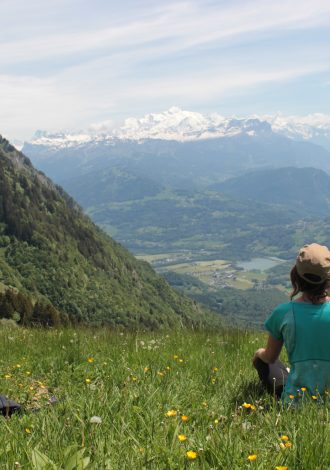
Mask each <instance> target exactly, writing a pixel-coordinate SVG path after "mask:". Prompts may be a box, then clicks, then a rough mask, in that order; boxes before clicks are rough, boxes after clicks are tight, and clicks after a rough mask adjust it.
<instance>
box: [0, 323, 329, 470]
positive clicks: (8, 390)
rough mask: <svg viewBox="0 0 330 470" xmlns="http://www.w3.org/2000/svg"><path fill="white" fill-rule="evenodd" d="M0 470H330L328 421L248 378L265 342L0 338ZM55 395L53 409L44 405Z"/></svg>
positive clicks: (195, 336)
mask: <svg viewBox="0 0 330 470" xmlns="http://www.w3.org/2000/svg"><path fill="white" fill-rule="evenodd" d="M0 338H1V340H0V352H1V353H0V377H1V389H0V393H1V394H4V395H7V396H8V397H10V398H12V399H14V400H16V401H18V402H19V403H21V404H23V405H24V410H23V412H22V413H21V414H17V415H13V416H12V418H10V419H6V418H1V419H0V432H1V436H2V438H1V441H0V468H1V469H2V468H3V469H16V468H24V469H37V470H41V469H47V470H48V469H64V470H71V469H72V470H73V469H84V468H87V469H102V470H103V469H120V470H122V469H123V470H124V469H190V468H191V469H274V470H275V469H282V470H283V469H285V468H288V469H289V470H293V469H296V470H309V469H310V470H317V469H319V470H321V469H322V470H323V469H327V468H330V443H329V413H328V411H329V410H328V408H327V407H326V406H325V405H321V406H320V405H317V404H316V403H314V402H313V400H312V399H309V398H306V403H305V404H303V405H302V406H301V407H300V408H299V409H293V408H290V407H289V408H284V407H283V406H282V405H280V404H279V403H276V402H275V401H274V400H273V398H272V397H271V396H267V395H266V394H265V393H263V391H262V390H261V388H260V387H259V385H258V381H257V378H256V374H255V372H254V371H253V369H252V367H251V357H252V355H253V352H254V350H255V349H256V348H257V347H259V346H261V345H263V342H264V339H265V337H264V335H263V334H262V333H254V332H243V331H228V330H225V331H223V332H211V333H207V332H193V331H187V330H182V331H177V332H168V333H166V332H162V333H144V332H141V333H127V332H121V333H120V332H113V331H110V330H108V329H95V330H93V329H89V330H87V329H86V330H72V329H67V330H65V329H64V330H60V329H58V330H32V329H23V328H14V327H4V326H2V327H1V329H0ZM52 396H56V398H57V400H58V401H57V403H56V404H52V405H50V404H48V402H49V400H50V399H51V397H52Z"/></svg>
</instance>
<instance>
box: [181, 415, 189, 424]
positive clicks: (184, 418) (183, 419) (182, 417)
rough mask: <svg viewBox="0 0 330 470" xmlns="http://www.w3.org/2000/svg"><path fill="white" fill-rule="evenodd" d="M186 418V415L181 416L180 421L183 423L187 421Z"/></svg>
mask: <svg viewBox="0 0 330 470" xmlns="http://www.w3.org/2000/svg"><path fill="white" fill-rule="evenodd" d="M188 419H189V418H188V416H187V415H182V416H181V420H182V421H183V422H184V423H185V422H186V421H188Z"/></svg>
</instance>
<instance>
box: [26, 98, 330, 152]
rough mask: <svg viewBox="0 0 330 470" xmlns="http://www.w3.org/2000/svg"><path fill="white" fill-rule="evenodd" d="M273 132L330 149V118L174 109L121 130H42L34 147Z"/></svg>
mask: <svg viewBox="0 0 330 470" xmlns="http://www.w3.org/2000/svg"><path fill="white" fill-rule="evenodd" d="M271 132H276V133H279V134H282V135H285V136H287V137H290V138H293V139H300V140H312V141H317V142H319V143H321V144H322V143H324V142H325V143H327V142H329V145H330V115H326V114H320V113H315V114H309V115H307V116H303V117H301V116H284V115H282V114H276V115H265V116H258V115H255V116H251V117H248V118H237V117H224V116H222V115H220V114H218V113H212V114H210V115H203V114H201V113H198V112H192V111H185V110H182V109H180V108H179V107H177V106H172V107H171V108H169V109H168V110H167V111H164V112H159V113H149V114H146V115H145V116H143V117H141V118H136V117H131V118H128V119H126V120H125V121H124V124H123V125H122V126H121V127H119V128H117V129H116V128H114V126H113V122H112V121H110V120H107V121H103V122H100V123H96V124H91V126H90V127H89V129H88V130H87V131H85V132H76V133H74V132H65V131H63V132H58V133H49V132H46V131H40V130H39V131H37V132H36V134H35V135H34V137H33V139H32V142H31V143H32V144H35V145H46V146H52V147H59V148H62V147H77V146H80V145H86V144H94V143H95V144H97V143H99V142H106V143H107V144H109V145H112V144H113V141H114V140H116V139H128V140H144V139H165V140H177V141H189V140H200V139H211V138H215V137H231V136H234V135H240V134H242V135H247V136H250V137H255V136H258V135H261V134H265V133H266V134H268V133H271ZM323 141H324V142H323Z"/></svg>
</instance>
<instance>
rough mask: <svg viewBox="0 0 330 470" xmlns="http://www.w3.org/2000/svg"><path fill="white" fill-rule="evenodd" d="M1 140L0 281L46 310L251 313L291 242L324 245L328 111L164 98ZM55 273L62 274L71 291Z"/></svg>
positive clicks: (279, 283)
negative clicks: (130, 113) (231, 110)
mask: <svg viewBox="0 0 330 470" xmlns="http://www.w3.org/2000/svg"><path fill="white" fill-rule="evenodd" d="M1 148H2V150H1V158H2V160H3V161H4V165H5V168H4V170H2V178H3V180H4V181H5V182H6V185H5V186H2V188H6V190H4V189H2V190H1V191H2V193H3V194H1V196H2V199H3V201H5V202H3V208H2V220H1V222H2V225H1V226H2V227H3V229H2V240H3V241H2V246H3V247H4V248H3V253H5V254H3V255H2V258H1V262H2V264H3V266H2V271H1V272H2V273H4V272H5V275H4V274H2V275H3V279H2V280H1V279H0V282H2V283H4V284H6V283H7V284H10V285H13V286H15V288H17V289H18V290H19V291H20V290H21V291H22V295H23V294H24V295H27V293H29V292H30V293H31V292H36V293H38V295H40V299H41V300H42V297H45V298H47V299H48V300H50V301H51V303H52V305H53V306H54V309H55V310H56V312H58V313H56V312H55V313H54V312H53V316H56V315H62V316H65V314H70V315H72V316H73V317H75V318H79V319H80V318H86V317H88V316H89V317H90V318H89V319H94V320H102V321H104V320H105V319H106V318H108V320H109V318H111V322H112V323H121V322H122V323H126V324H129V323H130V322H131V321H132V320H131V318H132V317H134V321H139V322H141V324H144V325H145V326H146V327H156V326H159V325H160V324H162V322H163V323H166V324H171V323H173V322H174V323H175V322H177V321H183V322H188V323H189V322H192V323H194V322H195V323H196V322H198V321H200V318H201V316H202V317H203V318H204V317H205V318H208V319H209V318H212V315H211V316H210V317H209V316H208V315H209V314H208V313H206V311H205V310H208V311H209V310H213V311H215V312H217V313H219V314H222V315H226V316H227V318H228V319H229V320H230V321H231V322H239V323H241V322H243V323H245V322H246V319H247V318H250V320H249V323H250V324H255V325H258V324H260V319H261V317H264V312H265V310H269V309H270V308H272V307H273V305H275V304H276V303H278V302H279V301H281V299H283V298H285V295H286V290H287V287H288V284H287V279H286V276H285V274H286V273H287V270H288V266H289V265H290V263H292V260H293V257H294V254H295V253H296V250H297V248H298V247H299V246H301V245H302V244H303V243H304V242H309V241H310V240H311V239H313V240H315V241H318V242H319V243H324V244H327V245H330V235H329V233H330V230H329V229H330V218H329V205H330V176H329V172H330V116H327V115H322V114H314V115H309V116H306V117H285V116H282V115H276V116H261V117H260V116H259V117H257V116H252V117H249V118H237V117H235V118H224V117H222V116H221V115H219V114H212V115H210V116H204V115H202V114H199V113H195V112H188V111H182V110H181V109H179V108H176V107H173V108H170V109H169V110H168V111H166V112H163V113H155V114H148V115H146V116H145V117H143V118H140V119H137V118H130V119H127V120H126V121H125V123H124V125H123V126H122V127H119V128H117V129H115V128H110V127H109V123H107V122H104V123H100V124H97V125H93V126H90V128H89V129H88V131H86V132H72V131H71V132H60V133H54V132H52V133H50V132H46V131H37V132H36V134H35V136H34V137H33V138H32V140H31V141H29V142H25V143H24V145H23V146H22V149H21V150H22V154H21V153H19V152H18V151H17V150H15V149H14V148H13V147H12V146H10V145H9V144H8V142H6V141H5V140H3V141H2V147H1ZM24 155H25V156H27V157H28V158H29V159H30V160H31V162H32V164H33V165H34V167H36V168H37V170H39V172H38V171H36V170H34V168H33V167H32V165H31V163H30V162H29V160H28V159H26V157H25V156H24ZM40 172H42V173H40ZM49 178H50V179H49ZM31 181H34V182H35V186H33V185H32V183H31ZM53 182H54V183H53ZM302 183H303V184H302ZM33 184H34V183H33ZM32 187H35V190H32ZM62 188H63V189H62ZM46 192H47V194H48V195H49V196H50V202H49V198H48V199H47V198H46V199H47V200H46V199H45V193H46ZM8 201H10V202H8ZM47 201H48V202H47ZM75 201H77V202H78V204H79V206H81V208H82V210H81V209H80V207H79V206H78V205H77V204H76V202H75ZM8 204H9V205H8ZM10 204H11V206H10ZM18 204H19V207H18ZM24 205H25V206H26V207H28V206H29V205H31V210H32V209H33V210H32V212H33V214H34V215H33V217H32V218H31V220H27V217H26V216H24V217H22V218H21V220H22V221H25V222H24V223H25V225H24V224H23V222H22V224H23V226H21V227H17V226H15V223H14V222H13V220H12V218H10V213H12V212H11V211H12V210H14V211H18V212H19V210H20V208H22V207H24ZM10 207H12V208H13V209H10ZM0 209H1V207H0ZM82 211H83V212H84V213H85V215H84V214H83V212H82ZM18 212H17V213H18ZM32 212H31V213H32ZM86 215H87V216H89V217H90V218H91V219H92V221H93V222H94V223H95V224H96V226H98V227H100V228H101V229H103V230H104V231H105V232H106V233H107V234H108V235H110V236H111V237H113V238H114V239H115V240H116V242H114V241H113V240H112V239H111V238H110V237H108V236H106V235H105V234H104V233H103V232H102V231H100V230H99V229H98V228H97V227H96V226H95V225H93V224H92V222H91V221H90V219H89V217H86ZM70 219H71V220H74V221H75V223H74V224H73V225H72V226H71V224H69V223H68V220H70ZM316 219H317V221H318V223H317V230H316V224H315V220H316ZM52 221H53V222H52ZM52 223H55V224H56V226H57V229H56V230H51V229H50V225H51V224H52ZM32 226H33V227H34V229H33V230H32V228H33V227H32ZM31 227H32V228H31ZM37 232H38V233H37ZM10 237H11V238H10ZM13 237H14V238H15V243H14V242H12V241H10V240H13ZM65 243H67V244H68V246H67V249H65V248H64V247H65ZM24 244H25V245H24ZM26 244H27V245H28V247H29V249H28V250H25V251H24V250H23V246H26ZM36 247H38V249H39V251H40V250H41V252H43V251H42V250H44V253H45V258H46V257H47V255H46V253H47V250H49V249H50V247H51V254H52V256H51V260H52V263H50V264H49V265H47V267H46V262H42V259H41V258H42V257H41V258H40V257H39V258H38V261H36V258H35V253H34V250H36ZM124 247H125V248H124ZM126 249H128V250H130V251H131V252H133V253H134V255H135V256H136V257H137V258H140V259H142V260H143V261H148V262H149V263H150V264H151V265H152V266H153V267H154V268H155V269H156V271H157V272H158V274H156V273H155V272H154V271H153V270H152V269H151V268H150V265H149V264H146V263H145V262H143V261H142V260H141V261H137V260H136V259H135V258H134V257H132V256H131V255H130V254H129V253H128V252H127V251H126ZM23 251H24V253H25V254H23ZM26 256H27V257H28V259H25V257H26ZM77 260H79V262H77ZM77 263H78V264H77ZM52 264H53V265H52ZM76 264H77V265H78V268H75V265H76ZM37 265H38V266H37ZM60 266H61V269H60V268H59V267H60ZM28 269H30V271H31V272H30V273H29V275H27V271H28ZM106 272H111V276H110V278H109V277H107V276H106ZM31 273H32V275H31ZM55 273H56V274H55ZM59 273H61V274H59ZM52 276H53V277H52ZM54 276H55V277H56V276H60V278H59V279H57V278H56V280H55V281H56V282H55V283H54V282H52V279H53V280H54ZM163 278H165V280H166V281H167V282H168V283H169V284H170V285H171V286H172V287H174V288H175V289H174V290H173V289H172V288H170V287H169V286H168V283H166V282H164V280H163ZM6 279H7V281H6ZM87 279H88V281H87ZM63 283H64V284H65V283H70V285H72V286H73V287H74V288H75V290H74V292H75V295H74V296H73V297H72V296H71V298H70V299H69V298H66V296H65V294H63V293H64V292H65V285H64V284H63ZM109 283H110V284H111V286H110V285H108V284H109ZM62 284H63V285H62ZM92 284H93V286H94V287H95V286H97V288H98V289H99V292H100V295H99V298H98V301H97V302H95V296H94V297H93V295H94V294H93V293H92V292H93V288H94V287H93V286H92ZM82 286H83V287H82ZM109 289H112V290H113V292H114V295H112V296H109V295H108V294H107V292H109ZM178 290H179V291H181V293H179V292H178ZM127 292H128V293H127ZM260 292H262V296H261V295H260ZM183 294H184V295H183ZM187 296H189V297H190V298H192V300H193V301H191V300H189V299H187ZM110 297H111V301H110V300H109V299H110ZM123 298H124V299H126V300H125V301H123V300H122V299H123ZM59 299H61V300H59ZM41 300H40V305H39V308H40V309H41V311H42V306H41V304H42V302H41ZM25 301H26V302H28V300H26V299H25ZM201 303H202V304H204V305H205V306H206V308H204V307H199V306H200V304H201ZM92 305H93V307H92ZM109 305H110V306H109ZM106 306H107V307H106ZM146 306H148V307H146ZM241 307H244V308H241ZM203 308H204V310H203ZM16 310H17V309H16ZM30 310H31V313H30V315H31V317H33V315H36V312H33V309H32V307H31V309H30ZM34 310H36V309H35V308H34ZM105 311H106V312H108V313H106V314H104V313H102V312H105ZM146 311H147V313H146V314H145V312H146ZM159 312H160V313H159ZM251 312H253V319H252V321H251ZM45 315H46V313H45ZM210 321H212V320H210Z"/></svg>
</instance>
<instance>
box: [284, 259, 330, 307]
mask: <svg viewBox="0 0 330 470" xmlns="http://www.w3.org/2000/svg"><path fill="white" fill-rule="evenodd" d="M290 279H291V284H292V292H291V295H290V298H291V300H292V299H293V297H295V296H296V295H297V294H298V293H299V292H303V293H306V294H307V296H308V298H309V299H310V301H311V302H312V303H313V304H317V303H318V302H319V301H320V300H322V299H324V297H326V296H327V290H328V289H329V288H330V281H329V280H325V281H324V282H322V284H311V283H310V282H307V281H305V279H303V278H302V277H300V276H299V274H298V271H297V268H296V266H293V268H292V269H291V273H290Z"/></svg>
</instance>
